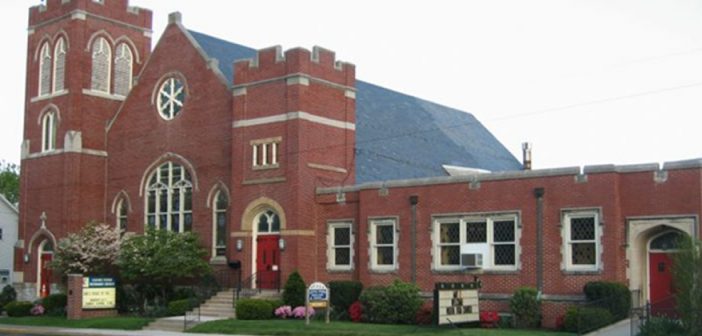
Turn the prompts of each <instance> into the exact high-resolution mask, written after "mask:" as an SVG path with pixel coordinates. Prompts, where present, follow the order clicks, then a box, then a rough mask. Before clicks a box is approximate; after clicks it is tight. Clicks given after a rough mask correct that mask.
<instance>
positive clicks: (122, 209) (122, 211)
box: [115, 197, 129, 234]
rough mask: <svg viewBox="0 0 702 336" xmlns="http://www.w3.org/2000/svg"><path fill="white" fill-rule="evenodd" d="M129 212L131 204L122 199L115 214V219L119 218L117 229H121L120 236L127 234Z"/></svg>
mask: <svg viewBox="0 0 702 336" xmlns="http://www.w3.org/2000/svg"><path fill="white" fill-rule="evenodd" d="M128 212H129V203H127V200H126V199H125V198H124V197H123V198H122V199H120V200H119V203H117V212H116V213H115V215H116V216H115V217H116V218H117V223H116V224H117V228H118V229H119V232H120V234H124V233H125V232H127V229H128V227H127V217H128Z"/></svg>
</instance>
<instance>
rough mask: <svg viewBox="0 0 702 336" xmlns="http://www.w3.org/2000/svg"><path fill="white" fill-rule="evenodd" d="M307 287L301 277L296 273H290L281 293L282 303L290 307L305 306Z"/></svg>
mask: <svg viewBox="0 0 702 336" xmlns="http://www.w3.org/2000/svg"><path fill="white" fill-rule="evenodd" d="M306 289H307V286H306V285H305V281H304V280H302V276H300V273H298V272H297V271H294V272H292V273H290V276H288V281H286V282H285V288H284V291H283V302H285V304H286V305H288V306H290V307H293V308H295V307H298V306H304V305H305V290H306Z"/></svg>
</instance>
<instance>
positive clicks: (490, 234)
mask: <svg viewBox="0 0 702 336" xmlns="http://www.w3.org/2000/svg"><path fill="white" fill-rule="evenodd" d="M433 232H434V242H435V243H434V269H435V270H445V271H451V270H461V269H462V267H461V246H466V247H471V245H473V246H479V245H485V246H486V248H487V251H488V252H487V253H488V255H487V256H483V269H486V270H503V271H513V270H516V269H517V266H518V262H517V255H518V245H517V242H518V241H519V234H520V228H519V226H518V216H517V215H516V214H495V215H470V214H467V215H459V216H447V217H438V218H436V219H435V220H434V227H433Z"/></svg>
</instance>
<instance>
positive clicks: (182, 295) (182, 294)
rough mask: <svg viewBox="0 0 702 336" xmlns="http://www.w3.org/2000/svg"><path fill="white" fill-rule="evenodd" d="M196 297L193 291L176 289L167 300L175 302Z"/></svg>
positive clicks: (188, 288)
mask: <svg viewBox="0 0 702 336" xmlns="http://www.w3.org/2000/svg"><path fill="white" fill-rule="evenodd" d="M196 296H197V295H196V293H195V290H193V289H192V288H190V287H180V288H176V289H175V290H174V291H173V293H172V294H171V297H170V298H169V299H170V301H175V300H184V299H192V298H195V297H196Z"/></svg>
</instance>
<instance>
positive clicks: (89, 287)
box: [83, 277, 117, 309]
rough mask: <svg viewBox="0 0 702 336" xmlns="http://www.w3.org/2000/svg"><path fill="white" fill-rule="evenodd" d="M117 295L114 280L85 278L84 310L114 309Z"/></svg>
mask: <svg viewBox="0 0 702 336" xmlns="http://www.w3.org/2000/svg"><path fill="white" fill-rule="evenodd" d="M116 294H117V292H116V290H115V279H114V278H109V277H85V278H83V309H114V308H115V307H116V300H115V298H116V296H117V295H116Z"/></svg>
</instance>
